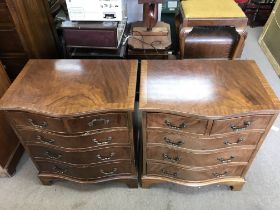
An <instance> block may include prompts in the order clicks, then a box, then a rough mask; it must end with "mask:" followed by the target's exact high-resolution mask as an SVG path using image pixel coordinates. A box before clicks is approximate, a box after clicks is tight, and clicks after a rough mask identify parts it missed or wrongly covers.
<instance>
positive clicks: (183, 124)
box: [164, 120, 187, 130]
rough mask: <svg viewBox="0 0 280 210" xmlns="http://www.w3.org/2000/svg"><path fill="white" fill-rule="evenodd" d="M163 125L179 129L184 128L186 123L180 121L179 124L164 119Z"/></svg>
mask: <svg viewBox="0 0 280 210" xmlns="http://www.w3.org/2000/svg"><path fill="white" fill-rule="evenodd" d="M164 123H165V125H166V126H167V127H169V128H172V129H176V130H180V129H183V128H186V127H187V124H186V123H184V122H183V123H181V124H180V125H174V124H173V123H172V122H170V121H169V120H165V121H164Z"/></svg>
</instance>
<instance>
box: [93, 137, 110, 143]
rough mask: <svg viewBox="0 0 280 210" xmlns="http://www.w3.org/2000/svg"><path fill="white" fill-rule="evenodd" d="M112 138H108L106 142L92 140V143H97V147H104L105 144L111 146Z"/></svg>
mask: <svg viewBox="0 0 280 210" xmlns="http://www.w3.org/2000/svg"><path fill="white" fill-rule="evenodd" d="M112 139H113V138H112V137H111V136H110V137H108V138H106V139H105V140H103V141H98V140H97V139H92V141H93V142H94V143H96V144H97V145H104V144H109V143H110V142H111V141H112Z"/></svg>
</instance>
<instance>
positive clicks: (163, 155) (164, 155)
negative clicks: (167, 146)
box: [162, 153, 181, 162]
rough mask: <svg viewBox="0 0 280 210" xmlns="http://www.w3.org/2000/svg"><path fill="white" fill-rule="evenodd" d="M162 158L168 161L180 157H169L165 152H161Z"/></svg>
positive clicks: (177, 160) (173, 160) (176, 159)
mask: <svg viewBox="0 0 280 210" xmlns="http://www.w3.org/2000/svg"><path fill="white" fill-rule="evenodd" d="M162 159H163V160H168V161H171V162H179V161H180V160H181V158H180V157H178V156H177V157H174V158H173V157H170V156H169V155H168V154H166V153H163V154H162Z"/></svg>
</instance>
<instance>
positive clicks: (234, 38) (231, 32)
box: [177, 0, 248, 59]
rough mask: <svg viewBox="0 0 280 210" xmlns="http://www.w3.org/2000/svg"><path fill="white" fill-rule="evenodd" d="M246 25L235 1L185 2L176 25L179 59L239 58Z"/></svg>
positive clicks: (245, 34)
mask: <svg viewBox="0 0 280 210" xmlns="http://www.w3.org/2000/svg"><path fill="white" fill-rule="evenodd" d="M221 8H223V9H221ZM247 21H248V19H247V17H246V15H245V14H244V13H243V11H242V10H241V9H240V8H239V7H238V5H237V4H236V3H235V2H234V1H233V0H223V1H215V0H200V1H197V0H185V1H183V0H182V1H181V5H180V15H179V16H178V21H177V29H178V36H179V51H180V58H181V59H193V58H195V59H196V58H207V59H208V58H216V59H217V58H226V59H235V58H240V57H241V54H242V51H243V47H244V44H245V39H246V37H247V32H246V30H245V29H246V26H247Z"/></svg>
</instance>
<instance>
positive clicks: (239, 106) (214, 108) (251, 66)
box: [140, 60, 280, 117]
mask: <svg viewBox="0 0 280 210" xmlns="http://www.w3.org/2000/svg"><path fill="white" fill-rule="evenodd" d="M141 69H142V71H141V89H140V109H142V110H154V111H157V110H158V111H167V112H170V111H171V112H179V113H185V114H194V115H199V116H209V117H219V116H225V115H233V114H239V113H247V112H253V111H265V112H271V113H275V112H278V110H279V109H280V103H279V100H278V98H277V96H276V95H275V94H274V93H273V91H272V89H271V88H270V86H269V84H268V83H267V81H266V80H265V78H264V76H263V75H262V73H261V72H260V70H259V69H258V67H257V65H256V63H255V62H254V61H223V60H217V61H213V60H174V61H163V60H162V61H142V63H141ZM258 113H260V112H258Z"/></svg>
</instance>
